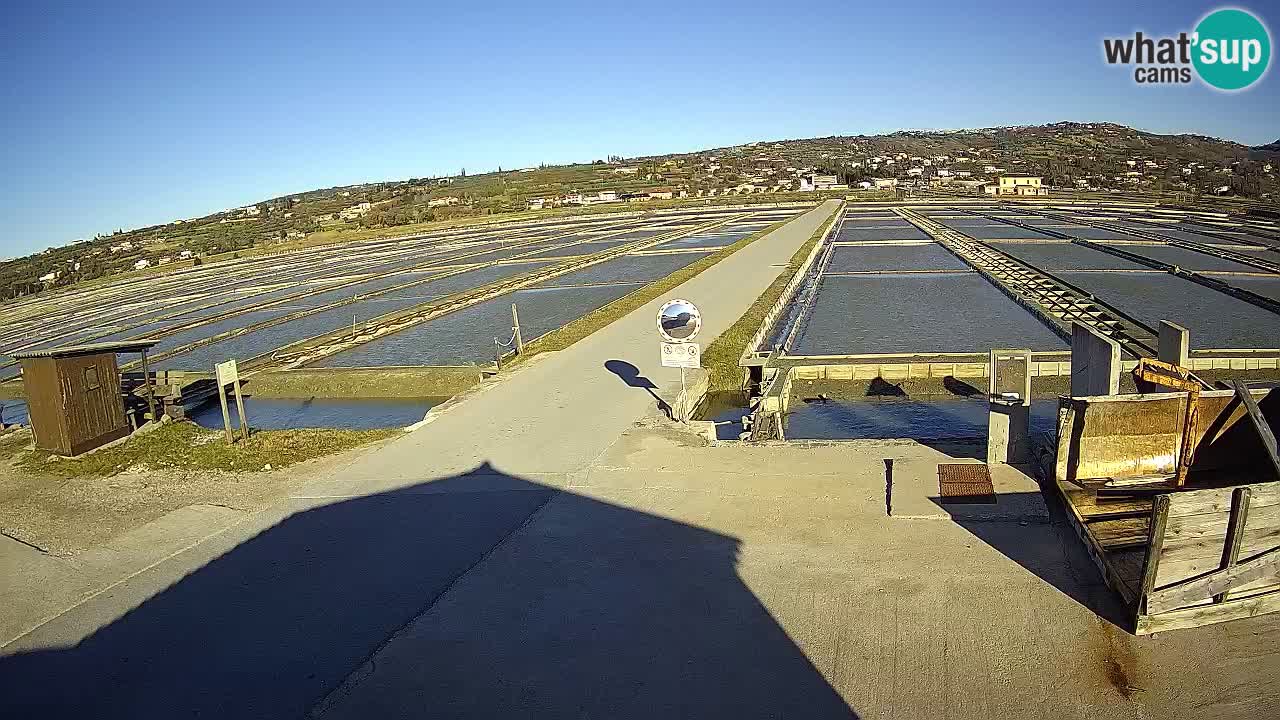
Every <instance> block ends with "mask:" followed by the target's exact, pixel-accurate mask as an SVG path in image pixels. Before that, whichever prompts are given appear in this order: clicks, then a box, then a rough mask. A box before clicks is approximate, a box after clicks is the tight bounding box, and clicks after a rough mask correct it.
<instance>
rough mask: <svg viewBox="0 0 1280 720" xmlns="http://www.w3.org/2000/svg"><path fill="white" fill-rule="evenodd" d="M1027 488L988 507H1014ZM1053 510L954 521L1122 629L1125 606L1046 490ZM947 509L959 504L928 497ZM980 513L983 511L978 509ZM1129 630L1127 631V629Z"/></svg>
mask: <svg viewBox="0 0 1280 720" xmlns="http://www.w3.org/2000/svg"><path fill="white" fill-rule="evenodd" d="M1022 495H1023V493H1005V494H1002V495H999V496H997V497H998V500H997V501H996V503H995V504H992V505H990V506H989V507H990V508H991V509H992V511H993V512H994V511H997V510H998V509H999V506H1000V505H1002V504H1003V505H1004V506H1006V507H1008V506H1014V507H1016V506H1017V505H1019V504H1020V502H1022V500H1023V498H1022V497H1021V496H1022ZM1043 497H1044V501H1045V505H1046V506H1047V507H1048V509H1049V519H1048V522H1040V523H1019V522H1008V521H1005V522H992V521H988V520H982V519H979V518H966V517H963V516H953V520H954V522H955V523H956V524H957V525H960V526H961V527H963V528H964V529H965V530H968V531H969V532H970V533H972V534H973V536H974V537H976V538H978V539H979V540H981V541H982V542H984V543H986V544H987V545H988V546H990V547H991V548H993V549H994V550H997V551H999V552H1000V553H1001V554H1002V555H1004V556H1005V557H1007V558H1009V559H1010V560H1012V561H1014V562H1016V563H1018V564H1019V565H1021V566H1022V567H1023V568H1024V569H1026V570H1027V571H1029V572H1031V573H1032V574H1034V575H1035V576H1036V577H1038V578H1040V579H1041V580H1043V581H1045V582H1046V583H1048V584H1050V585H1052V586H1053V587H1055V588H1057V589H1058V590H1059V591H1060V592H1062V593H1063V594H1064V595H1066V596H1068V597H1070V598H1071V599H1073V600H1075V601H1076V602H1078V603H1080V605H1082V606H1084V607H1086V608H1088V609H1089V610H1091V611H1093V612H1094V613H1095V614H1096V615H1097V616H1098V617H1100V618H1101V619H1103V620H1106V621H1107V622H1109V623H1111V624H1112V625H1114V626H1116V627H1117V628H1119V629H1124V628H1127V627H1128V625H1129V624H1130V622H1129V620H1128V619H1127V615H1126V612H1125V609H1124V606H1123V605H1122V604H1121V603H1120V600H1119V598H1117V597H1116V595H1115V594H1114V593H1113V592H1112V590H1111V588H1109V587H1107V585H1106V582H1105V581H1104V580H1103V578H1102V574H1101V572H1100V571H1099V570H1098V568H1097V566H1096V565H1094V563H1093V561H1092V560H1091V559H1090V558H1089V555H1088V552H1087V551H1086V550H1085V548H1084V543H1083V542H1081V540H1080V538H1079V537H1077V536H1076V534H1075V532H1074V531H1072V530H1071V528H1070V526H1069V525H1068V520H1067V517H1066V515H1065V514H1064V513H1065V512H1066V510H1065V508H1063V507H1062V504H1061V502H1060V501H1058V499H1057V497H1055V496H1053V495H1052V493H1043ZM929 499H930V500H931V501H932V502H933V503H934V504H936V505H938V506H939V507H941V508H943V509H951V508H954V507H955V504H954V503H953V502H944V501H943V499H942V498H941V497H931V498H929ZM976 514H978V515H980V514H981V512H980V511H976ZM1126 632H1127V630H1126Z"/></svg>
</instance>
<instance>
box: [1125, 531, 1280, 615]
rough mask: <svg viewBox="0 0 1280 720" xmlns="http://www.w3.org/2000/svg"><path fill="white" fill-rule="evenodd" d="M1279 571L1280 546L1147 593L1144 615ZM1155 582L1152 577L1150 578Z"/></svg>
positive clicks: (1186, 602)
mask: <svg viewBox="0 0 1280 720" xmlns="http://www.w3.org/2000/svg"><path fill="white" fill-rule="evenodd" d="M1277 570H1280V547H1277V548H1273V549H1271V550H1268V551H1266V552H1264V553H1262V554H1261V555H1258V556H1256V557H1253V558H1250V559H1248V560H1246V561H1245V562H1242V563H1238V564H1236V565H1233V566H1232V567H1229V568H1225V569H1221V570H1215V571H1213V572H1210V573H1206V574H1204V575H1201V576H1199V577H1194V578H1190V579H1188V580H1183V581H1182V582H1179V583H1175V584H1174V585H1170V586H1168V587H1163V588H1160V589H1158V590H1155V591H1154V592H1151V593H1148V594H1147V612H1148V613H1150V614H1157V613H1161V612H1165V611H1167V610H1174V609H1177V608H1179V607H1183V606H1185V605H1187V604H1189V603H1192V602H1195V601H1197V600H1203V599H1205V598H1206V597H1209V596H1212V595H1217V594H1219V593H1222V592H1225V591H1227V590H1230V589H1231V588H1233V587H1235V586H1237V585H1242V584H1244V583H1247V582H1253V581H1254V580H1258V579H1260V578H1264V577H1267V576H1268V575H1271V574H1273V573H1275V572H1276V571H1277ZM1153 579H1154V578H1153Z"/></svg>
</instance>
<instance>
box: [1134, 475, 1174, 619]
mask: <svg viewBox="0 0 1280 720" xmlns="http://www.w3.org/2000/svg"><path fill="white" fill-rule="evenodd" d="M1168 520H1169V496H1168V495H1157V496H1156V498H1155V500H1154V501H1153V502H1152V503H1151V523H1150V527H1149V528H1148V531H1147V556H1146V559H1145V560H1143V563H1142V586H1141V587H1139V588H1138V607H1137V613H1136V614H1137V615H1142V614H1145V613H1146V610H1147V607H1146V605H1147V596H1148V595H1150V594H1151V591H1152V590H1154V589H1155V587H1156V570H1157V568H1159V566H1160V553H1161V552H1162V551H1163V550H1164V529H1165V526H1166V524H1167V523H1168Z"/></svg>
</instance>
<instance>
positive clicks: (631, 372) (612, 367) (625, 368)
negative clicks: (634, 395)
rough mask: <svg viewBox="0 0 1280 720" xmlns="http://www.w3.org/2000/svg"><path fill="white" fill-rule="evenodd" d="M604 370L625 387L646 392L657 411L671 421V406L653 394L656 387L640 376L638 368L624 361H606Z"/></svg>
mask: <svg viewBox="0 0 1280 720" xmlns="http://www.w3.org/2000/svg"><path fill="white" fill-rule="evenodd" d="M604 368H605V369H606V370H608V371H609V372H611V373H613V374H614V375H617V376H618V377H619V378H621V380H622V382H624V383H626V384H627V387H633V388H642V389H644V390H647V391H648V392H649V394H650V395H651V396H653V399H654V400H656V401H658V409H659V410H661V411H662V413H663V414H664V415H666V416H667V419H669V420H670V419H673V415H672V410H671V405H670V404H669V403H668V402H667V401H666V400H663V399H662V398H661V397H658V393H657V392H655V391H656V390H657V389H658V386H657V385H655V384H653V381H652V380H650V379H649V378H647V377H645V376H643V375H641V374H640V368H638V367H636V366H635V365H632V364H631V363H629V362H627V361H625V360H607V361H605V364H604Z"/></svg>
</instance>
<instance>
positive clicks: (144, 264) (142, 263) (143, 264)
mask: <svg viewBox="0 0 1280 720" xmlns="http://www.w3.org/2000/svg"><path fill="white" fill-rule="evenodd" d="M149 267H151V261H150V260H139V261H138V262H136V263H134V264H133V269H134V270H144V269H146V268H149Z"/></svg>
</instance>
